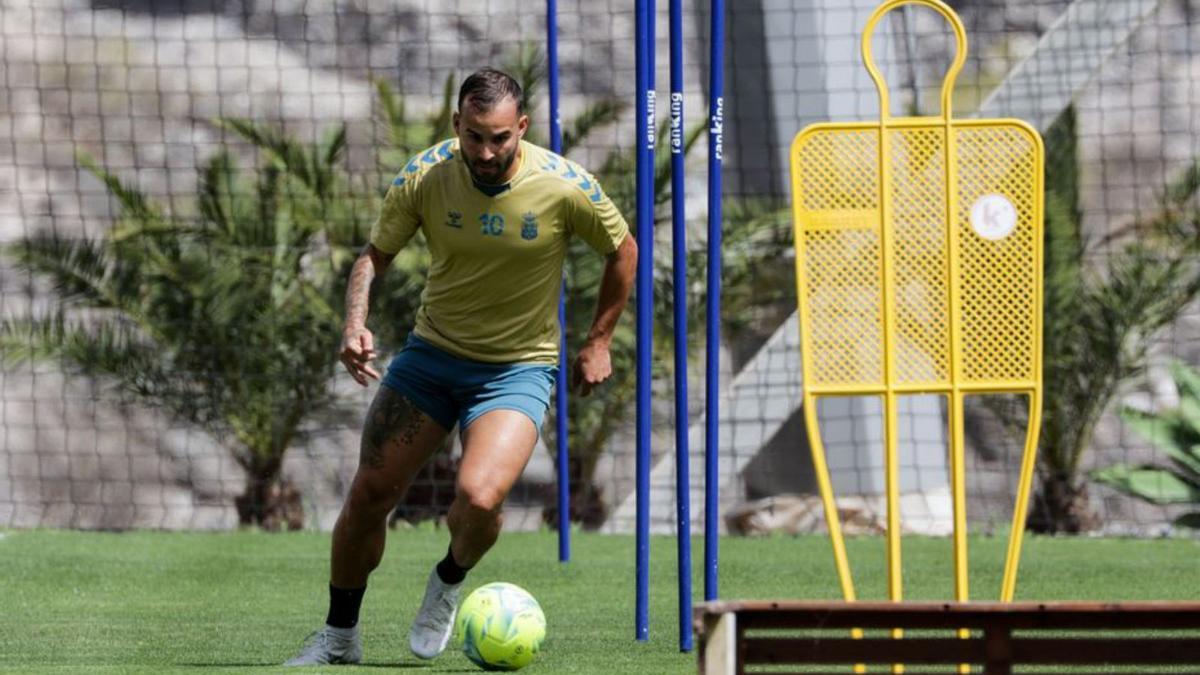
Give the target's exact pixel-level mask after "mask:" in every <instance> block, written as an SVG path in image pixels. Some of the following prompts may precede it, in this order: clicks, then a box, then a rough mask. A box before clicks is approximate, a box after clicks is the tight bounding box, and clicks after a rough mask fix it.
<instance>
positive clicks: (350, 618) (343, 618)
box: [325, 584, 367, 628]
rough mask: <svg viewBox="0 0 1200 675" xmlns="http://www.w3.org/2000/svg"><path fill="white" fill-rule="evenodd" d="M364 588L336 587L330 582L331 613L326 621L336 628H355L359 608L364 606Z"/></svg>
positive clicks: (365, 589)
mask: <svg viewBox="0 0 1200 675" xmlns="http://www.w3.org/2000/svg"><path fill="white" fill-rule="evenodd" d="M366 592H367V587H366V586H363V587H362V588H336V587H334V585H333V584H329V615H328V616H327V617H326V618H325V623H326V624H328V625H330V626H333V627H334V628H354V627H355V626H357V625H358V608H359V607H362V600H363V593H366Z"/></svg>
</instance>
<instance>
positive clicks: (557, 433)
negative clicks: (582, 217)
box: [546, 0, 571, 562]
mask: <svg viewBox="0 0 1200 675" xmlns="http://www.w3.org/2000/svg"><path fill="white" fill-rule="evenodd" d="M546 70H547V71H548V79H549V81H550V149H551V150H553V151H554V152H557V153H559V154H562V121H561V120H560V119H559V117H558V0H546ZM558 329H559V338H558V377H557V379H556V380H555V384H554V391H555V397H554V413H555V415H554V425H555V427H554V439H555V441H556V442H557V448H556V449H557V451H558V561H559V562H568V561H569V560H570V559H571V473H570V470H569V469H570V466H569V463H568V456H567V368H568V366H569V364H570V362H569V361H568V360H567V356H568V355H567V286H566V280H565V279H564V281H563V285H562V292H561V294H560V295H559V298H558Z"/></svg>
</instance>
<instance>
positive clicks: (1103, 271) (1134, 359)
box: [1002, 108, 1200, 533]
mask: <svg viewBox="0 0 1200 675" xmlns="http://www.w3.org/2000/svg"><path fill="white" fill-rule="evenodd" d="M1075 143H1076V139H1075V116H1074V110H1073V109H1072V108H1068V109H1067V110H1066V111H1065V112H1064V113H1063V115H1062V116H1061V117H1060V118H1059V119H1058V120H1057V121H1056V122H1055V124H1054V125H1053V126H1052V127H1051V129H1049V130H1048V131H1047V134H1046V147H1047V163H1046V220H1045V258H1046V259H1045V303H1044V314H1043V317H1044V318H1043V326H1044V343H1045V344H1044V358H1043V366H1042V378H1043V386H1044V389H1045V406H1044V410H1043V416H1042V437H1041V447H1040V452H1039V461H1038V476H1039V479H1040V488H1039V491H1038V492H1037V494H1036V495H1035V498H1034V504H1033V508H1032V509H1031V512H1030V516H1029V521H1028V526H1029V527H1030V529H1032V530H1034V531H1038V532H1048V533H1055V532H1065V533H1073V532H1080V531H1084V530H1087V529H1089V528H1091V527H1093V526H1094V524H1095V522H1096V519H1095V515H1094V514H1093V513H1092V512H1091V510H1090V507H1089V506H1088V491H1087V482H1086V478H1085V477H1084V476H1082V475H1081V464H1082V460H1083V458H1084V457H1085V455H1086V453H1087V451H1088V449H1089V448H1090V447H1091V442H1092V434H1093V431H1094V429H1095V427H1096V424H1097V422H1099V420H1100V417H1101V415H1102V414H1104V412H1105V411H1106V410H1107V409H1108V407H1109V404H1110V403H1111V402H1112V400H1113V398H1114V397H1115V396H1116V395H1117V394H1118V393H1119V391H1120V387H1121V386H1122V385H1123V384H1124V383H1126V382H1128V381H1129V380H1130V379H1131V378H1133V377H1135V376H1137V375H1138V374H1139V373H1141V372H1142V371H1143V369H1144V368H1145V365H1146V356H1147V349H1148V348H1149V346H1150V344H1151V339H1152V338H1153V336H1154V334H1155V333H1156V332H1157V331H1158V330H1159V329H1161V328H1162V327H1164V326H1166V325H1168V324H1170V323H1171V322H1173V321H1174V320H1175V319H1176V318H1177V317H1178V316H1179V315H1180V314H1181V313H1182V312H1183V311H1184V309H1185V308H1186V307H1187V306H1188V305H1189V304H1191V302H1192V301H1194V300H1195V298H1196V297H1197V295H1198V294H1200V212H1198V211H1197V209H1196V207H1195V205H1194V198H1195V197H1196V194H1197V192H1198V191H1200V164H1197V163H1193V164H1192V165H1191V166H1190V167H1189V168H1188V169H1187V170H1186V171H1184V172H1183V174H1182V175H1181V176H1180V177H1179V178H1178V179H1176V180H1175V181H1173V182H1172V183H1171V184H1170V185H1168V186H1167V189H1166V190H1165V192H1164V193H1163V195H1162V198H1161V207H1160V208H1159V210H1157V211H1156V212H1155V213H1152V214H1150V215H1149V216H1147V217H1145V218H1141V219H1139V220H1138V221H1136V222H1135V223H1133V224H1132V225H1131V226H1129V227H1127V228H1125V229H1123V230H1121V231H1118V232H1115V233H1113V234H1111V235H1109V236H1107V237H1105V238H1103V239H1100V240H1098V241H1096V242H1095V243H1094V244H1092V245H1089V244H1088V242H1087V241H1086V240H1085V238H1084V235H1083V231H1082V226H1081V221H1082V218H1081V214H1080V212H1079V207H1078V195H1079V190H1078V182H1077V159H1076V154H1075V147H1076V146H1075ZM1104 251H1110V252H1109V253H1108V254H1107V256H1105V257H1104V259H1103V262H1102V264H1100V265H1093V264H1092V263H1091V262H1090V261H1091V260H1093V259H1095V258H1098V257H1100V256H1102V255H1104V254H1103V252H1104ZM1002 417H1003V418H1004V419H1005V421H1006V422H1008V423H1009V424H1012V425H1014V426H1015V428H1018V429H1021V430H1023V429H1024V428H1025V420H1024V417H1023V416H1022V413H1020V412H1013V411H1012V409H1011V408H1009V409H1008V410H1007V411H1005V412H1003V413H1002Z"/></svg>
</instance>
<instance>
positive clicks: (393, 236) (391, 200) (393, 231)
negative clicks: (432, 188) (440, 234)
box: [371, 173, 421, 254]
mask: <svg viewBox="0 0 1200 675" xmlns="http://www.w3.org/2000/svg"><path fill="white" fill-rule="evenodd" d="M419 179H420V177H419V176H416V175H412V174H408V175H405V174H404V173H401V174H400V175H399V176H397V177H396V179H395V180H394V181H393V182H392V185H391V187H389V188H388V191H387V195H386V196H385V197H384V198H383V207H382V208H381V209H380V210H379V218H378V219H376V221H375V225H374V226H373V227H372V228H371V245H373V246H374V247H375V248H377V249H379V250H380V251H382V252H383V253H390V254H394V253H397V252H399V251H400V249H402V248H404V245H405V244H407V243H408V240H409V239H412V236H413V235H414V234H416V233H417V228H419V227H421V216H420V210H419V209H418V203H417V197H418V195H417V184H418V182H419Z"/></svg>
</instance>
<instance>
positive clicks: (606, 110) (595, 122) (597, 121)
mask: <svg viewBox="0 0 1200 675" xmlns="http://www.w3.org/2000/svg"><path fill="white" fill-rule="evenodd" d="M628 107H629V106H628V105H627V104H626V103H625V102H624V101H622V100H620V99H615V98H606V99H603V100H600V101H598V102H596V103H594V104H592V105H590V106H588V107H587V108H585V109H584V110H583V112H581V113H579V115H578V116H576V117H575V119H573V120H571V124H570V125H569V126H568V127H567V128H566V129H563V132H562V152H563V154H564V155H565V154H568V153H570V152H571V151H572V150H574V149H575V148H576V146H578V145H579V144H580V143H582V142H583V141H584V140H586V139H587V137H588V136H589V135H591V133H592V132H593V131H595V130H596V129H598V128H600V127H604V126H607V125H609V124H613V123H615V122H616V121H617V119H618V118H620V116H621V114H622V113H624V112H625V110H626V108H628Z"/></svg>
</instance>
